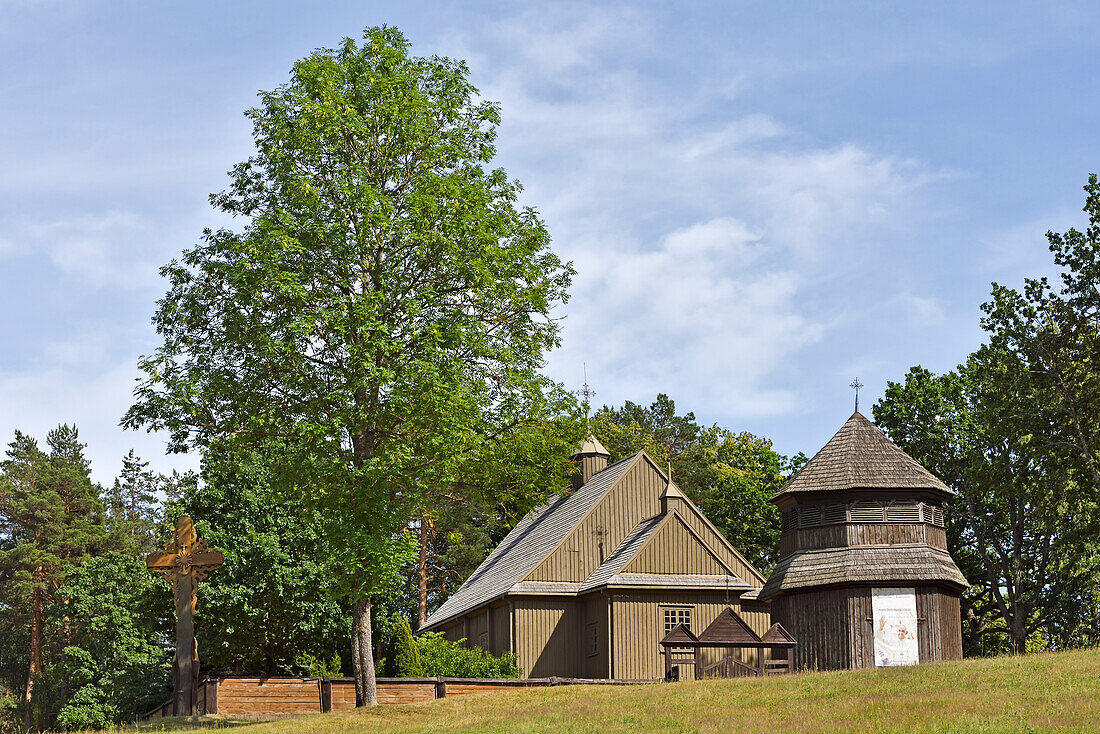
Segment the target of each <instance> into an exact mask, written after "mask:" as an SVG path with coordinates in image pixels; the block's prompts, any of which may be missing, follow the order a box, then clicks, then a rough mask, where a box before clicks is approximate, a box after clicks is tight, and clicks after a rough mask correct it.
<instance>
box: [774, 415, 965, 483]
mask: <svg viewBox="0 0 1100 734" xmlns="http://www.w3.org/2000/svg"><path fill="white" fill-rule="evenodd" d="M846 489H931V490H937V491H940V492H945V493H948V494H954V492H952V490H951V489H950V488H949V487H948V486H947V485H946V484H944V483H943V482H941V481H940V480H939V479H937V478H936V477H935V476H934V475H933V474H932V472H930V471H928V470H927V469H925V468H924V467H923V466H921V465H920V464H919V463H917V461H916V460H915V459H913V457H911V456H909V454H907V453H905V452H904V451H902V450H901V449H900V448H898V447H897V445H895V444H894V442H893V441H891V440H890V439H889V438H887V437H886V434H884V433H883V432H882V431H880V430H879V429H878V428H877V427H876V426H875V424H874V423H872V422H871V421H869V420H867V419H866V418H864V417H863V416H862V415H861V414H859V413H853V414H852V417H851V418H849V419H848V420H847V422H845V424H844V425H843V426H841V427H840V430H839V431H837V432H836V435H834V436H833V437H832V438H831V439H829V442H828V443H827V444H825V446H824V447H823V448H822V449H821V450H820V451H818V452H817V453H816V454H815V455H814V458H812V459H810V460H809V461H808V462H806V465H805V466H803V467H802V468H801V469H800V470H799V471H798V472H797V473H796V474H795V475H794V476H793V477H791V478H790V479H788V480H787V482H786V483H785V484H784V485H783V486H782V487H780V488H779V491H778V492H776V493H775V497H779V496H781V495H788V494H794V493H799V492H828V491H838V490H846Z"/></svg>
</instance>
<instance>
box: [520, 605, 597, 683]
mask: <svg viewBox="0 0 1100 734" xmlns="http://www.w3.org/2000/svg"><path fill="white" fill-rule="evenodd" d="M579 606H580V604H579V602H577V601H576V600H575V599H562V598H541V597H540V598H537V599H516V601H515V615H516V651H515V652H516V657H517V658H518V661H517V663H518V665H519V667H520V670H521V675H523V676H525V677H528V678H542V677H546V676H551V675H559V676H565V677H570V676H576V675H577V674H578V672H579V671H580V670H581V669H582V665H581V654H582V649H581V644H582V640H581V638H582V634H581V630H582V629H583V628H584V615H583V613H582V612H581V610H580V609H579Z"/></svg>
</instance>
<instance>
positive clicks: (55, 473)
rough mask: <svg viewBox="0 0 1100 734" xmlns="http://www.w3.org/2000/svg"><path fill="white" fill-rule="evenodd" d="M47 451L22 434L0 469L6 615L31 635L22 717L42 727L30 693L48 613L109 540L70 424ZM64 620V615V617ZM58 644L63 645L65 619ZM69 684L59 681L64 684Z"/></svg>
mask: <svg viewBox="0 0 1100 734" xmlns="http://www.w3.org/2000/svg"><path fill="white" fill-rule="evenodd" d="M46 445H47V448H48V449H49V451H48V453H47V452H45V451H42V449H40V448H39V447H38V444H37V442H36V441H35V440H34V439H33V438H31V437H30V436H27V435H26V434H23V433H21V432H19V431H16V433H15V439H14V440H13V441H12V442H11V443H10V444H9V446H8V451H7V459H6V460H5V461H4V462H3V463H2V465H0V469H2V472H3V473H2V476H0V569H3V571H2V572H0V583H2V584H3V586H4V589H3V592H2V596H3V598H4V599H5V600H6V602H7V603H8V604H10V606H8V607H7V608H5V609H3V610H2V611H0V614H3V615H4V616H12V617H17V618H20V619H22V621H23V623H24V624H25V625H26V629H27V631H28V640H27V648H26V659H25V665H26V683H25V685H24V686H23V719H24V725H25V727H26V728H28V729H30V728H32V727H34V726H36V725H39V726H40V725H41V724H42V722H43V719H44V718H45V712H44V710H43V707H42V706H37V707H36V704H37V703H39V702H38V700H37V699H36V693H35V687H36V684H37V683H38V680H39V677H40V676H41V674H42V673H43V671H44V669H45V667H44V657H43V650H44V648H45V646H46V645H47V643H48V642H50V641H49V640H47V639H46V629H47V625H46V622H47V614H48V612H49V609H50V607H51V605H53V604H55V603H56V602H57V590H58V589H59V588H60V587H61V586H62V584H63V583H64V582H65V578H66V574H67V573H68V572H69V571H70V570H71V569H72V568H73V567H74V566H76V565H77V564H79V563H80V562H81V561H83V560H85V558H87V557H88V556H89V555H90V554H91V553H93V552H95V551H96V550H97V548H98V547H100V546H101V545H102V544H103V542H104V540H105V538H106V525H105V523H104V514H103V507H102V505H101V504H100V500H99V488H98V487H96V486H95V485H94V484H92V481H91V478H90V476H89V464H88V460H87V459H86V458H85V456H84V444H82V443H81V442H80V439H79V435H78V433H77V430H76V428H75V427H74V426H69V425H61V426H58V427H57V428H55V429H54V430H52V431H50V432H49V434H47V436H46ZM63 617H64V615H63ZM63 621H64V622H65V623H63V624H62V625H61V629H60V633H59V635H60V639H59V640H56V641H54V642H55V643H56V644H57V645H59V646H62V647H63V646H64V645H66V644H68V637H69V633H70V628H69V625H68V623H67V618H66V619H63ZM65 683H66V681H63V685H64V684H65Z"/></svg>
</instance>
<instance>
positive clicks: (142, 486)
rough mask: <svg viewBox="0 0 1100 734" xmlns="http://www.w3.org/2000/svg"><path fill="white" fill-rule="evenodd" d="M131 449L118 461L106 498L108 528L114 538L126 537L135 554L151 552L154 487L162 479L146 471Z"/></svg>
mask: <svg viewBox="0 0 1100 734" xmlns="http://www.w3.org/2000/svg"><path fill="white" fill-rule="evenodd" d="M148 466H149V462H148V461H142V460H141V459H140V458H139V457H138V456H137V455H136V454H135V453H134V450H133V449H130V452H129V453H128V454H126V456H124V457H122V472H121V473H120V474H119V476H118V477H117V478H116V479H115V483H114V486H113V487H112V488H111V491H110V493H109V494H108V496H107V510H108V514H109V516H110V528H111V531H112V532H113V533H115V534H116V535H121V536H125V537H129V538H130V540H131V541H132V542H133V543H134V544H135V545H136V546H137V547H138V549H139V550H142V551H148V550H152V547H153V544H154V541H153V529H154V527H155V525H156V519H157V518H156V513H157V507H158V502H157V495H156V491H157V488H158V484H159V483H161V482H163V481H165V480H166V478H165V477H162V476H158V475H157V474H155V473H153V472H151V471H149V469H148Z"/></svg>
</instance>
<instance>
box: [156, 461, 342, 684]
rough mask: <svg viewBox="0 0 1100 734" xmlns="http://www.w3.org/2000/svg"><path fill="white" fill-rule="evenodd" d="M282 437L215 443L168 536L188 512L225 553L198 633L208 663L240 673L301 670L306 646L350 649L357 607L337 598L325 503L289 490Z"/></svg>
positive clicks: (204, 595) (206, 591) (175, 511)
mask: <svg viewBox="0 0 1100 734" xmlns="http://www.w3.org/2000/svg"><path fill="white" fill-rule="evenodd" d="M279 456H280V449H279V446H278V445H277V444H275V443H269V444H268V445H267V446H266V447H264V448H263V449H261V450H258V451H256V452H253V453H252V454H250V455H247V456H243V457H242V456H241V455H239V454H236V453H233V452H230V451H227V450H221V449H218V448H214V449H210V450H208V451H206V452H205V453H204V455H203V462H202V478H203V482H202V483H201V484H194V485H190V486H186V487H185V488H184V492H183V495H182V497H181V498H180V500H179V501H177V502H174V503H170V504H169V507H168V512H167V516H166V518H165V522H164V525H163V527H162V528H161V533H162V536H163V537H164V538H165V539H167V538H168V537H170V536H171V533H172V532H173V530H172V528H173V526H174V522H175V518H176V517H178V516H179V515H181V514H187V515H190V516H191V517H193V518H194V519H195V525H196V528H197V529H198V531H199V535H200V537H202V538H204V539H205V540H206V543H207V545H208V546H210V547H212V548H218V549H220V550H222V552H223V553H224V554H225V563H224V565H223V566H222V567H221V568H219V569H217V570H216V571H214V572H213V573H211V574H210V575H209V576H207V578H206V579H205V580H204V581H203V582H202V584H201V586H200V589H199V602H198V607H197V613H196V635H197V637H198V641H199V650H200V651H201V656H202V660H203V663H204V664H205V665H208V666H211V667H215V668H219V669H221V670H225V671H229V672H234V673H238V674H245V673H248V674H261V675H279V674H291V673H294V672H296V671H297V669H298V668H297V666H298V661H297V658H298V657H299V656H301V655H304V654H305V655H310V656H314V657H315V658H316V659H323V658H325V657H326V656H328V655H330V654H331V653H332V652H333V651H336V650H339V649H345V650H346V640H347V636H348V634H349V628H348V621H347V619H348V608H347V606H346V605H344V604H341V603H340V602H339V601H338V600H337V599H336V596H337V594H336V587H335V584H334V582H333V580H332V570H331V550H330V547H329V546H328V543H327V541H326V537H325V536H326V532H325V525H324V523H323V520H322V517H321V515H320V513H319V512H318V510H317V509H316V508H314V507H311V506H309V505H308V504H307V502H306V501H305V499H303V498H302V496H301V495H302V492H301V491H299V490H297V489H296V488H294V487H286V488H283V489H280V488H279V487H278V486H277V484H276V476H275V472H274V471H273V470H272V469H271V466H272V465H273V464H275V463H276V462H277V461H278V460H279Z"/></svg>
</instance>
